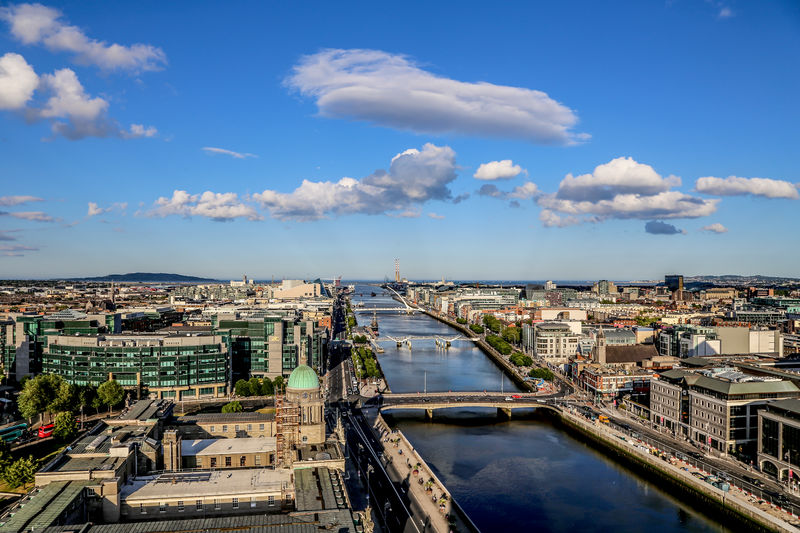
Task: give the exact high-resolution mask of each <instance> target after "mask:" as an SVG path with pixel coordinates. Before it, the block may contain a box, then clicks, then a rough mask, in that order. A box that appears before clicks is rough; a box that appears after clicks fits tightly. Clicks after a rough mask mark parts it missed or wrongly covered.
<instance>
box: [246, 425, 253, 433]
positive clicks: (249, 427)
mask: <svg viewBox="0 0 800 533" xmlns="http://www.w3.org/2000/svg"><path fill="white" fill-rule="evenodd" d="M247 431H248V432H250V431H253V424H247Z"/></svg>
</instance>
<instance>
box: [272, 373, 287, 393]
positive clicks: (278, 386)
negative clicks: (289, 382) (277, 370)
mask: <svg viewBox="0 0 800 533" xmlns="http://www.w3.org/2000/svg"><path fill="white" fill-rule="evenodd" d="M285 381H286V380H285V379H283V376H277V377H276V378H275V379H273V380H272V385H273V386H274V387H275V390H276V391H280V390H283V389H284V387H285Z"/></svg>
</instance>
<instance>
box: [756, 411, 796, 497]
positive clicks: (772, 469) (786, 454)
mask: <svg viewBox="0 0 800 533" xmlns="http://www.w3.org/2000/svg"><path fill="white" fill-rule="evenodd" d="M758 427H759V435H760V438H759V439H758V466H759V468H760V469H761V471H762V472H765V473H767V474H770V475H773V476H775V477H777V478H778V479H780V480H781V481H786V480H787V479H789V472H790V471H793V472H798V471H800V400H796V399H791V400H779V401H777V402H772V403H770V404H768V405H767V406H766V407H765V408H764V409H761V410H760V411H759V412H758ZM795 476H796V474H795Z"/></svg>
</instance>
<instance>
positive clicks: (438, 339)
mask: <svg viewBox="0 0 800 533" xmlns="http://www.w3.org/2000/svg"><path fill="white" fill-rule="evenodd" d="M478 340H479V339H478V338H477V337H475V338H470V337H465V336H463V335H455V336H452V337H445V336H443V335H410V336H407V337H392V336H391V335H387V336H385V337H378V338H377V339H375V342H388V341H392V342H396V343H397V347H398V348H399V347H401V346H402V345H404V344H405V345H406V346H408V348H409V349H411V341H434V342H435V343H436V346H438V347H440V348H449V347H450V345H451V344H452V343H454V342H455V341H470V342H478Z"/></svg>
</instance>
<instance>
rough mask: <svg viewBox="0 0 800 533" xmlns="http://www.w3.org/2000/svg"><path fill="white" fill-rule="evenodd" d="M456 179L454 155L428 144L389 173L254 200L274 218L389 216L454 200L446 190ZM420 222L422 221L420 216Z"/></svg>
mask: <svg viewBox="0 0 800 533" xmlns="http://www.w3.org/2000/svg"><path fill="white" fill-rule="evenodd" d="M455 178H456V163H455V152H454V151H453V150H452V149H451V148H450V147H448V146H435V145H433V144H430V143H429V144H426V145H425V146H423V147H422V150H417V149H411V150H406V151H404V152H402V153H400V154H398V155H397V156H395V157H394V158H392V161H391V164H390V165H389V170H388V172H387V171H385V170H378V171H376V172H374V173H373V174H371V175H369V176H367V177H365V178H363V179H361V180H357V179H354V178H347V177H346V178H342V179H340V180H339V181H336V182H331V181H322V182H314V181H308V180H303V182H302V183H301V184H300V186H299V187H298V188H297V189H295V190H294V191H292V192H290V193H280V192H277V191H273V190H270V189H267V190H265V191H264V192H262V193H257V194H254V195H253V199H254V200H256V201H258V202H259V203H260V204H261V205H262V207H264V208H265V209H268V210H269V211H270V214H271V215H272V217H274V218H277V219H281V220H301V221H307V220H318V219H321V218H326V217H328V216H336V215H352V214H367V215H378V214H389V213H390V212H393V211H407V210H413V211H414V212H415V213H416V212H417V211H416V210H417V209H418V208H419V206H420V205H422V204H424V203H425V202H427V201H429V200H451V199H452V192H451V191H450V188H449V187H448V185H449V184H450V183H451V182H452V181H453V180H455ZM416 216H419V214H417V215H416Z"/></svg>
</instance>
